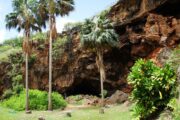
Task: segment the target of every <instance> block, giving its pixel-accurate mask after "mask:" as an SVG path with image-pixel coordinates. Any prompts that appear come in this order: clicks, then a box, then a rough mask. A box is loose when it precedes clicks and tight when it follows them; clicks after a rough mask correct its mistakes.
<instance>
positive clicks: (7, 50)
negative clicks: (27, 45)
mask: <svg viewBox="0 0 180 120" xmlns="http://www.w3.org/2000/svg"><path fill="white" fill-rule="evenodd" d="M21 51H22V49H21V48H13V47H11V46H1V47H0V61H1V62H7V61H8V60H9V56H10V55H12V54H17V53H19V52H21Z"/></svg>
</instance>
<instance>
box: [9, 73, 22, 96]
mask: <svg viewBox="0 0 180 120" xmlns="http://www.w3.org/2000/svg"><path fill="white" fill-rule="evenodd" d="M22 79H23V77H22V75H16V76H14V77H13V78H12V87H13V94H14V95H16V94H20V92H21V91H23V88H24V86H23V85H22Z"/></svg>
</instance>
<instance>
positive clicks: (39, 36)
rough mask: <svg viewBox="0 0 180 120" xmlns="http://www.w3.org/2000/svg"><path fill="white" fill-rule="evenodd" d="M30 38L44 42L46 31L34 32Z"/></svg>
mask: <svg viewBox="0 0 180 120" xmlns="http://www.w3.org/2000/svg"><path fill="white" fill-rule="evenodd" d="M31 39H32V40H33V41H34V40H38V41H40V42H44V41H45V40H47V35H46V33H42V32H39V33H36V34H34V35H33V36H32V37H31Z"/></svg>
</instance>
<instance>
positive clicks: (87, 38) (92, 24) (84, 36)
mask: <svg viewBox="0 0 180 120" xmlns="http://www.w3.org/2000/svg"><path fill="white" fill-rule="evenodd" d="M81 43H82V46H83V47H84V48H87V49H90V50H95V52H96V54H97V56H96V64H97V67H98V69H99V72H100V81H101V107H103V106H104V95H103V82H104V81H105V80H106V73H105V68H104V60H103V52H104V50H105V49H107V48H110V47H115V46H117V44H118V35H117V34H116V32H115V31H114V29H113V25H112V23H111V22H110V20H108V19H106V18H105V17H103V16H98V17H96V18H94V19H93V20H90V19H87V20H86V21H85V23H84V24H83V25H82V30H81Z"/></svg>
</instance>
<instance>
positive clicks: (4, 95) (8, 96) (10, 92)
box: [2, 89, 13, 99]
mask: <svg viewBox="0 0 180 120" xmlns="http://www.w3.org/2000/svg"><path fill="white" fill-rule="evenodd" d="M12 95H13V91H12V90H11V89H8V90H6V91H5V92H4V93H3V95H2V99H7V98H10V97H11V96H12Z"/></svg>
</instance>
